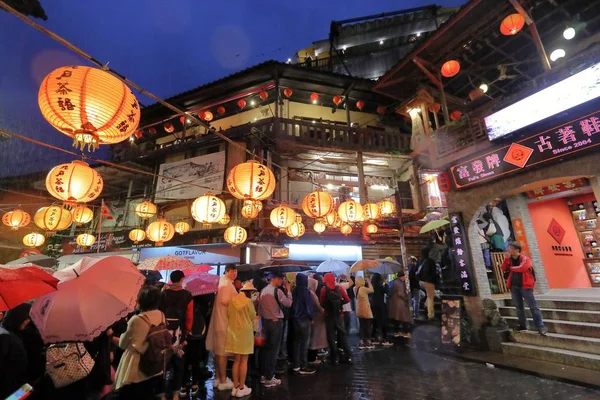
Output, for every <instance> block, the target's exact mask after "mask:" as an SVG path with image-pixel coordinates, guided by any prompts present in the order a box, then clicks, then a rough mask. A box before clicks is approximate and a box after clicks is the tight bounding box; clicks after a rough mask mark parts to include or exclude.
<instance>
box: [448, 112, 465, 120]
mask: <svg viewBox="0 0 600 400" xmlns="http://www.w3.org/2000/svg"><path fill="white" fill-rule="evenodd" d="M460 117H462V113H461V112H460V111H458V110H454V111H452V112H451V113H450V119H451V120H452V121H456V120H457V119H460Z"/></svg>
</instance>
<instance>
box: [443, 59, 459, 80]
mask: <svg viewBox="0 0 600 400" xmlns="http://www.w3.org/2000/svg"><path fill="white" fill-rule="evenodd" d="M459 71H460V63H459V62H458V61H456V60H449V61H446V62H445V63H444V65H442V75H444V76H445V77H446V78H452V77H453V76H454V75H456V74H458V72H459Z"/></svg>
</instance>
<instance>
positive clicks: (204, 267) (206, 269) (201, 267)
mask: <svg viewBox="0 0 600 400" xmlns="http://www.w3.org/2000/svg"><path fill="white" fill-rule="evenodd" d="M212 269H213V267H211V266H210V265H206V264H199V265H194V266H193V267H192V268H189V269H184V270H181V272H183V274H184V275H185V276H188V275H191V274H197V273H198V272H209V271H211V270H212Z"/></svg>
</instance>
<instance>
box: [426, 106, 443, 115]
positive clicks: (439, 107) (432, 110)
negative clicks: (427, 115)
mask: <svg viewBox="0 0 600 400" xmlns="http://www.w3.org/2000/svg"><path fill="white" fill-rule="evenodd" d="M441 108H442V106H441V105H440V103H433V104H430V105H429V106H428V107H427V109H428V110H429V111H431V112H432V113H434V114H437V113H439V112H440V109H441Z"/></svg>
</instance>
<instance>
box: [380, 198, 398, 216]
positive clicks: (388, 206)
mask: <svg viewBox="0 0 600 400" xmlns="http://www.w3.org/2000/svg"><path fill="white" fill-rule="evenodd" d="M377 206H378V207H379V215H380V216H382V217H387V216H388V215H392V214H393V213H394V211H395V207H394V203H392V202H391V201H389V200H382V201H380V202H379V203H377Z"/></svg>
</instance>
